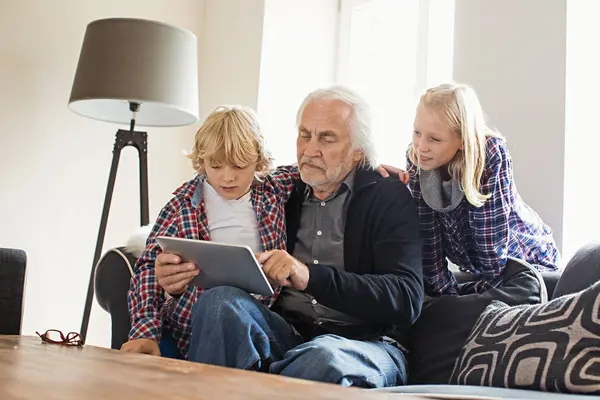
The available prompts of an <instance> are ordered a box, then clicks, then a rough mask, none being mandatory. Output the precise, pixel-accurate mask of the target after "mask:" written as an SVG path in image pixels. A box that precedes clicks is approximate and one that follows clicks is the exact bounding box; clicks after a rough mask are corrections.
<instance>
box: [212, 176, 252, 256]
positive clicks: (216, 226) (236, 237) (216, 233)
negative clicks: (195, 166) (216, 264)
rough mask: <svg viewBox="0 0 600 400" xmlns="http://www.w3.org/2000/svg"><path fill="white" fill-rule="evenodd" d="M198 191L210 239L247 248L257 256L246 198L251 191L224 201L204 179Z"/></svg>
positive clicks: (247, 198)
mask: <svg viewBox="0 0 600 400" xmlns="http://www.w3.org/2000/svg"><path fill="white" fill-rule="evenodd" d="M202 189H203V190H202V192H203V193H204V205H205V207H206V217H207V219H208V233H209V235H210V240H211V241H213V242H221V243H229V244H237V245H243V246H249V247H250V248H251V249H252V251H253V252H254V253H255V254H257V253H260V252H261V251H262V247H261V244H260V236H259V233H258V222H257V221H256V212H254V207H253V206H252V200H251V198H250V196H251V194H252V192H248V193H246V194H245V195H244V196H242V197H240V198H239V199H237V200H226V199H223V198H222V197H221V196H219V194H218V193H217V192H216V191H215V189H214V188H213V187H212V186H211V185H210V184H209V183H208V181H206V180H205V181H204V183H203V185H202Z"/></svg>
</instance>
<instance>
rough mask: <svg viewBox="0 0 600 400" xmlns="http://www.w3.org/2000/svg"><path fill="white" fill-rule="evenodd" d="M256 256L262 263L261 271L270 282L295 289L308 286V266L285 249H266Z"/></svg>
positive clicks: (302, 288)
mask: <svg viewBox="0 0 600 400" xmlns="http://www.w3.org/2000/svg"><path fill="white" fill-rule="evenodd" d="M256 258H257V260H258V262H259V263H261V264H262V265H263V267H262V268H263V271H264V273H265V275H266V276H267V278H268V279H269V281H270V282H271V283H272V284H274V285H281V286H292V287H294V288H295V289H297V290H304V289H306V287H307V286H308V279H309V278H310V271H309V269H308V266H306V265H305V264H302V263H301V262H300V261H298V260H296V259H295V258H294V257H292V256H291V255H289V254H288V253H287V252H286V251H284V250H271V251H266V252H264V253H260V254H258V255H257V256H256Z"/></svg>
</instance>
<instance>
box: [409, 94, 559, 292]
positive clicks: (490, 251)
mask: <svg viewBox="0 0 600 400" xmlns="http://www.w3.org/2000/svg"><path fill="white" fill-rule="evenodd" d="M407 170H408V171H407V172H408V174H409V176H410V178H409V188H410V190H411V192H412V194H413V197H414V198H415V200H416V202H417V205H418V210H419V215H420V218H421V230H422V235H423V240H424V252H423V267H424V277H425V283H426V285H425V286H426V291H427V292H428V294H429V295H432V296H439V295H446V294H450V295H463V294H470V293H481V292H484V291H486V290H488V289H490V288H494V287H498V286H501V285H502V284H503V282H504V277H503V273H504V269H505V266H506V264H507V261H508V260H509V259H511V258H512V259H518V260H521V261H525V262H527V263H529V264H530V265H532V266H533V267H535V268H536V269H537V270H539V271H545V270H556V269H558V266H557V262H558V257H559V251H558V249H557V246H556V243H555V241H554V238H553V235H552V231H551V229H550V228H549V227H548V226H547V225H546V224H545V223H544V222H543V221H542V219H541V218H540V216H539V215H538V214H537V213H536V212H535V211H534V210H533V209H531V208H530V207H529V206H528V205H527V204H526V203H525V202H524V201H523V199H522V198H521V197H520V196H519V193H518V191H517V187H516V185H515V182H514V179H513V165H512V160H511V157H510V155H509V152H508V149H507V147H506V142H505V140H504V138H503V137H502V136H501V135H500V134H499V133H498V132H496V131H495V130H493V129H492V128H490V127H489V126H488V125H487V124H486V121H485V117H484V113H483V110H482V107H481V104H480V102H479V99H478V98H477V95H476V93H475V91H474V90H473V88H471V87H470V86H468V85H464V84H456V83H448V84H442V85H439V86H436V87H433V88H431V89H429V90H427V91H426V92H425V93H424V94H423V95H422V96H421V98H420V101H419V104H418V107H417V113H416V117H415V121H414V132H413V141H412V145H411V146H410V147H409V149H408V152H407ZM448 259H449V260H450V261H451V262H452V263H454V264H456V265H458V266H459V268H460V269H461V270H463V271H467V272H470V273H472V274H474V275H475V276H476V277H475V279H474V281H473V282H469V283H467V284H463V285H459V284H458V283H457V281H456V279H455V276H454V275H453V273H452V272H451V271H450V270H449V269H448V262H447V260H448Z"/></svg>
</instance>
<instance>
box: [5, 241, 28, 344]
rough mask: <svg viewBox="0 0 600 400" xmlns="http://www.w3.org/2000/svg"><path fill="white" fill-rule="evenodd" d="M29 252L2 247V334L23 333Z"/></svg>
mask: <svg viewBox="0 0 600 400" xmlns="http://www.w3.org/2000/svg"><path fill="white" fill-rule="evenodd" d="M26 268H27V254H26V253H25V251H23V250H17V249H5V248H0V315H2V318H0V335H19V334H21V319H22V315H23V294H24V292H25V272H26Z"/></svg>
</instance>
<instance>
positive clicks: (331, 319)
mask: <svg viewBox="0 0 600 400" xmlns="http://www.w3.org/2000/svg"><path fill="white" fill-rule="evenodd" d="M354 175H355V171H354V170H353V171H352V172H351V173H350V174H348V176H347V177H346V179H345V180H344V181H343V183H342V184H341V185H340V187H339V188H338V190H337V191H336V192H335V193H333V194H332V195H331V196H329V197H328V198H327V199H325V200H323V201H322V200H319V199H317V198H315V197H314V196H313V193H312V189H311V188H310V186H307V187H306V192H305V198H304V202H303V204H302V214H301V216H300V226H299V229H298V234H297V242H296V245H295V248H294V254H293V256H294V257H296V258H297V259H298V260H299V261H301V262H303V263H305V264H307V265H309V267H310V265H311V264H323V265H328V266H331V267H334V268H337V269H340V270H342V271H343V270H344V228H345V222H346V210H347V207H348V202H349V201H350V198H351V196H352V189H353V187H354ZM279 297H280V298H279V300H278V303H279V304H280V305H281V307H282V308H284V309H286V310H288V311H292V312H296V313H298V314H301V315H303V316H304V317H305V318H307V320H310V321H312V322H313V323H315V324H318V325H322V324H323V323H334V324H336V325H356V324H360V323H361V321H360V320H358V319H356V318H354V317H351V316H349V315H346V314H344V313H341V312H339V311H336V310H332V309H331V308H328V307H325V306H323V305H321V304H319V303H318V302H317V300H316V299H315V298H313V297H312V296H310V295H308V294H306V293H303V292H300V291H298V290H296V289H293V288H289V287H287V288H285V289H284V290H283V291H282V292H281V294H280V295H279Z"/></svg>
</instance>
